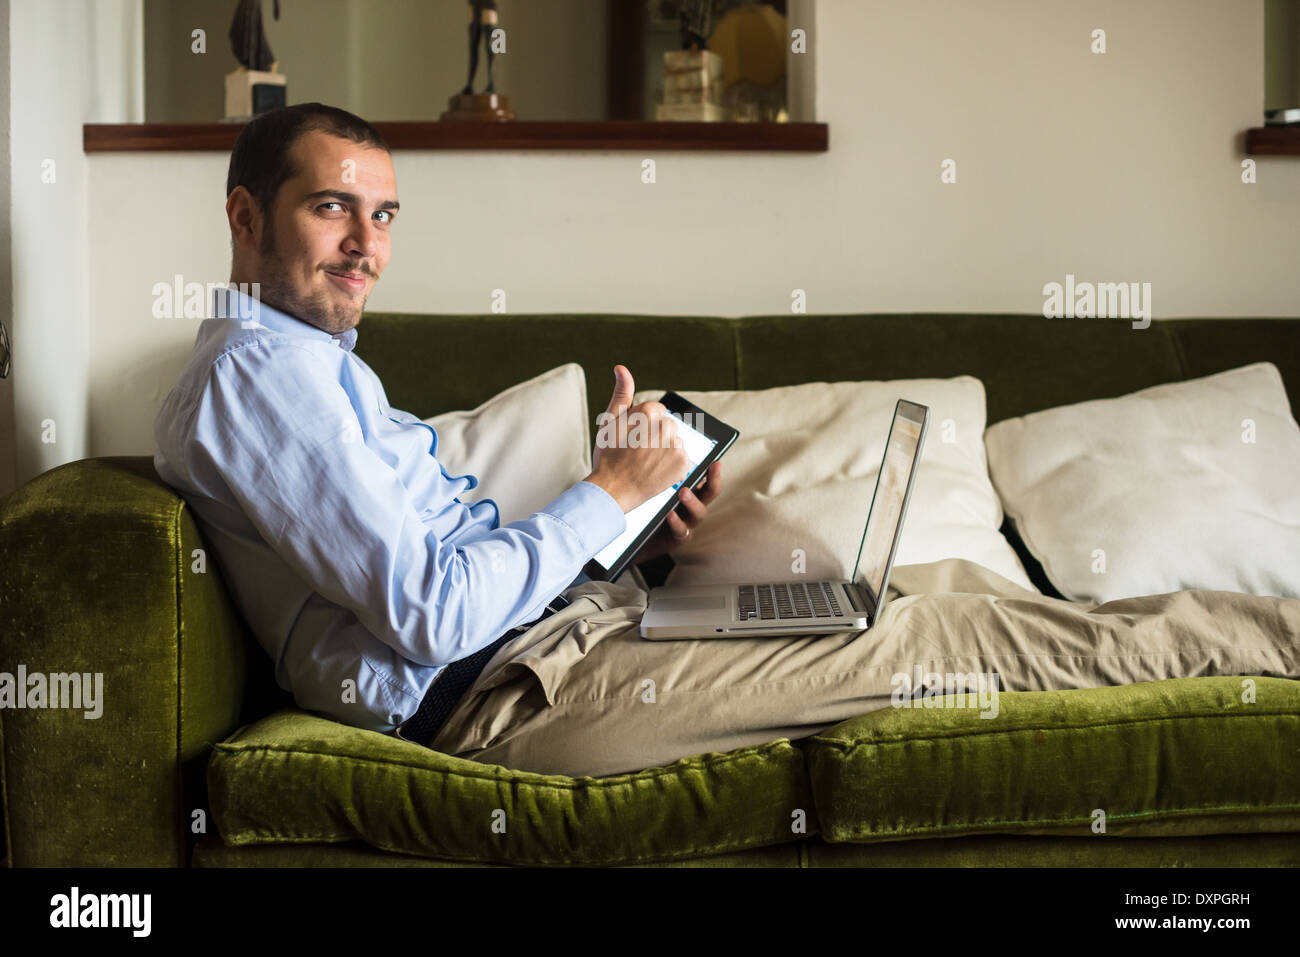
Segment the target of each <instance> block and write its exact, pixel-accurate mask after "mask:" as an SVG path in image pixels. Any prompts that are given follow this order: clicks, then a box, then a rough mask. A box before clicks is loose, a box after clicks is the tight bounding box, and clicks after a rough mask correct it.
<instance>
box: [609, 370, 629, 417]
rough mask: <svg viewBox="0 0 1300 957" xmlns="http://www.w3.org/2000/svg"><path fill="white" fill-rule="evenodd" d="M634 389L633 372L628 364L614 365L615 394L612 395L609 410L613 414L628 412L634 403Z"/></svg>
mask: <svg viewBox="0 0 1300 957" xmlns="http://www.w3.org/2000/svg"><path fill="white" fill-rule="evenodd" d="M634 390H635V384H634V383H633V382H632V373H631V372H629V371H628V368H627V366H622V365H618V366H614V394H613V395H612V396H611V397H610V400H609V409H608V411H609V412H610V413H611V414H612V415H618V414H620V413H622V412H626V411H627V410H628V409H629V408H630V407H631V405H632V393H633V392H634Z"/></svg>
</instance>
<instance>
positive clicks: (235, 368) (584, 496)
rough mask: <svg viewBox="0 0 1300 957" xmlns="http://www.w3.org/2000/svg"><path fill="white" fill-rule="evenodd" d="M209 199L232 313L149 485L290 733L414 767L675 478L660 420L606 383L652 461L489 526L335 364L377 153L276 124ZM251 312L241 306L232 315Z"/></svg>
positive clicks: (379, 149)
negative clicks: (188, 532) (208, 572)
mask: <svg viewBox="0 0 1300 957" xmlns="http://www.w3.org/2000/svg"><path fill="white" fill-rule="evenodd" d="M226 193H227V199H226V216H227V219H228V220H229V223H230V233H231V249H232V265H231V274H230V282H231V286H232V287H238V289H236V288H231V289H227V290H219V291H218V297H217V299H218V301H217V303H216V306H217V314H216V316H214V317H212V318H209V319H206V320H205V321H204V322H203V324H202V325H201V326H200V329H199V333H198V337H197V340H196V342H195V348H194V354H193V356H192V358H191V360H190V362H189V365H188V366H187V367H186V369H185V371H184V373H183V374H182V376H181V379H180V382H179V383H178V384H177V386H176V387H175V389H173V390H172V392H171V393H170V394H169V395H168V396H167V398H166V399H165V401H164V402H163V406H162V409H161V410H160V412H159V414H158V418H157V422H156V423H155V429H154V431H155V438H156V440H157V444H158V451H157V453H156V455H155V457H154V463H155V466H156V468H157V470H158V473H159V475H160V476H162V478H163V480H164V481H166V482H167V483H168V484H170V485H171V486H173V487H174V488H176V489H177V490H178V491H179V492H180V493H181V495H183V496H184V497H185V499H186V500H187V502H188V503H189V505H190V507H191V508H192V509H193V510H194V513H195V515H196V518H197V519H198V521H199V522H200V524H201V525H202V528H203V531H204V533H205V537H206V539H207V541H208V542H209V544H210V545H211V546H212V547H213V548H214V549H215V550H216V552H217V553H218V556H219V559H220V565H221V568H222V571H223V572H224V573H225V577H226V580H227V582H228V584H229V586H230V588H231V591H232V593H233V595H234V598H235V600H236V602H237V604H238V605H239V606H240V607H241V609H242V610H243V612H244V614H245V617H246V618H247V620H248V622H249V624H250V625H251V627H252V630H253V632H254V634H256V636H257V638H258V640H259V641H260V642H261V643H262V645H263V647H265V649H266V650H267V652H268V653H269V654H270V656H271V658H272V660H273V661H274V662H275V672H276V679H277V681H278V682H279V684H280V686H281V687H283V688H285V689H287V690H290V691H292V692H293V695H294V698H295V700H296V701H297V703H298V704H299V705H300V706H301V707H303V708H305V709H308V710H312V711H317V712H320V713H322V714H325V715H327V716H330V717H332V718H335V719H337V720H339V721H342V722H344V723H347V724H351V725H355V726H357V727H362V728H367V729H370V730H375V731H381V732H385V733H388V732H393V731H395V730H399V728H400V732H401V734H402V736H403V737H408V738H409V739H410V740H415V741H418V742H419V743H422V744H427V743H428V742H429V741H430V740H431V739H432V736H433V734H435V733H436V732H437V730H438V727H439V725H440V723H441V721H442V720H444V719H445V717H446V715H447V713H449V711H450V708H451V707H452V706H454V705H455V703H456V701H457V700H458V698H459V696H460V695H461V694H462V693H463V692H464V691H465V690H466V689H467V688H468V686H469V685H470V684H472V683H473V681H474V680H475V679H476V678H477V676H478V675H479V673H480V672H481V670H482V667H483V665H484V664H485V663H486V661H487V659H488V658H490V657H492V655H493V653H495V651H496V649H497V648H498V647H499V646H500V645H501V644H502V643H504V642H505V641H507V640H509V638H511V637H513V634H512V632H511V629H514V628H516V626H519V625H521V624H522V623H527V622H531V621H533V620H534V619H537V618H538V617H539V615H540V614H541V613H542V612H543V610H544V609H546V610H548V611H549V610H554V606H552V607H551V608H548V606H547V603H548V602H551V601H552V599H555V598H556V596H557V595H559V594H560V593H561V592H562V591H564V590H565V589H566V587H567V586H569V585H571V584H577V583H579V582H581V581H583V580H585V576H582V574H581V571H582V568H583V566H584V565H585V564H586V563H587V561H588V560H589V559H591V558H592V557H593V556H594V555H595V554H596V553H597V552H598V551H600V550H601V549H602V548H603V547H604V546H605V545H607V544H608V543H609V542H611V541H612V540H613V539H615V538H616V537H617V536H618V535H620V534H621V533H622V532H623V530H624V529H625V528H626V521H625V518H624V515H625V513H626V512H628V511H630V510H631V509H633V508H635V507H636V506H638V505H640V504H641V503H642V502H644V501H646V500H647V499H649V498H650V497H652V496H653V495H655V494H657V493H658V492H660V491H662V490H663V489H665V488H667V487H668V486H670V485H671V484H673V482H675V481H677V480H679V479H680V478H681V477H682V475H683V474H684V473H685V471H686V468H687V465H688V462H687V459H686V456H685V452H684V451H683V450H682V448H681V444H680V441H679V440H678V439H677V438H676V432H675V429H674V427H673V424H672V423H673V419H672V418H671V416H668V415H667V414H666V410H665V409H664V407H663V406H662V405H660V404H659V403H643V404H641V405H638V406H635V407H633V406H632V405H631V400H632V393H633V388H634V386H633V380H632V376H631V373H630V372H629V371H628V370H627V369H626V368H625V367H623V366H617V367H616V368H615V388H614V394H613V397H612V398H611V400H610V405H609V411H610V412H612V413H614V414H616V415H625V414H628V413H640V414H642V415H645V416H646V417H647V418H648V420H649V422H650V428H651V434H652V435H654V436H656V437H657V439H658V441H657V442H653V443H651V447H647V448H597V449H596V451H595V457H594V463H593V466H594V467H593V471H592V473H591V474H590V475H588V476H587V477H586V479H584V480H583V481H582V482H579V483H578V484H576V485H575V486H573V487H572V488H570V489H568V490H567V491H565V492H564V493H563V494H561V495H560V496H559V497H558V498H556V499H555V500H554V501H553V502H551V503H550V504H549V505H547V506H546V507H545V508H544V509H542V510H541V511H540V512H538V513H537V514H535V515H533V516H531V517H530V518H529V519H527V520H525V521H520V522H515V523H512V524H511V525H509V526H505V527H502V526H500V523H499V519H498V515H497V511H496V506H495V504H494V503H492V502H491V501H482V502H479V503H476V504H473V505H466V504H463V503H461V502H460V501H459V499H458V495H459V494H460V493H462V492H464V491H465V490H466V489H467V488H473V487H475V486H474V484H473V483H474V480H473V479H472V478H466V477H461V478H453V477H451V476H449V475H448V474H447V473H446V471H444V470H443V469H442V467H441V466H440V465H439V464H438V462H437V461H436V459H435V458H434V456H433V455H432V454H431V451H430V450H431V448H432V447H433V441H434V435H433V431H432V429H430V428H429V427H428V426H425V425H424V424H422V423H421V422H420V421H419V420H418V419H416V417H415V416H413V415H411V414H410V413H407V412H402V411H399V410H396V409H393V408H391V407H390V406H389V405H388V401H387V398H386V396H385V394H384V389H383V386H382V385H381V384H380V382H379V380H378V378H377V377H376V376H375V374H374V372H373V371H371V369H370V368H369V367H368V366H367V365H366V364H365V363H364V362H362V361H361V360H360V359H359V358H357V357H356V355H355V354H354V353H353V351H352V348H353V346H354V344H355V342H356V339H357V329H356V327H357V325H358V323H359V322H360V321H361V317H362V311H363V309H364V307H365V303H366V299H367V297H368V296H369V294H370V291H371V289H372V288H373V287H374V284H375V283H376V282H377V281H378V279H379V277H380V276H381V275H382V274H383V271H384V269H385V268H386V267H387V265H388V260H389V255H390V252H391V242H392V232H391V231H392V224H393V222H394V220H395V218H396V216H397V213H398V209H399V203H398V201H397V186H396V178H395V175H394V172H393V164H392V160H391V157H390V156H389V152H388V147H387V145H386V144H385V143H384V141H383V139H382V137H380V135H379V134H378V133H377V132H376V131H375V130H374V128H373V127H371V126H370V125H369V124H368V123H366V122H365V121H364V120H361V119H360V118H358V117H356V116H353V115H352V114H350V113H347V112H344V111H343V110H338V109H334V108H332V107H327V106H322V105H321V104H319V103H309V104H303V105H298V106H292V107H288V108H285V109H280V110H275V111H273V112H271V113H267V114H264V115H262V116H260V117H258V118H257V119H255V120H254V121H253V122H251V123H249V124H248V126H246V127H245V128H244V130H243V131H242V132H241V134H240V136H239V140H238V141H237V143H236V144H235V148H234V151H233V152H232V154H231V158H230V169H229V174H228V177H227V180H226ZM253 284H257V287H254V285H253ZM251 288H259V290H260V301H258V297H256V296H254V297H251V298H250V297H249V296H247V295H245V294H244V293H243V292H241V291H239V290H242V289H251ZM491 482H492V477H491V476H490V475H489V476H485V477H484V484H485V486H486V487H487V488H488V489H489V490H490V488H491ZM719 488H720V485H719V473H718V470H717V468H716V466H715V467H714V468H713V469H712V470H711V471H710V473H709V475H708V477H707V480H706V484H705V486H703V488H702V491H701V493H700V495H699V496H698V497H697V496H696V495H694V494H693V493H692V492H691V491H690V490H688V489H686V488H683V489H682V490H681V492H680V500H681V509H682V510H683V512H684V517H683V516H679V515H677V514H671V515H670V516H669V519H668V522H667V524H666V525H665V527H664V528H663V529H662V530H661V532H660V534H659V535H658V536H657V539H656V540H655V541H653V542H652V543H651V544H650V545H648V546H647V549H646V551H644V552H643V553H642V555H641V556H639V559H638V560H644V559H645V558H648V557H651V556H653V555H655V554H662V553H663V552H664V551H666V550H667V549H668V548H670V547H671V545H672V543H673V542H674V541H684V540H685V539H686V538H687V537H689V535H690V533H691V529H692V528H694V527H695V526H697V525H698V524H699V522H700V521H701V520H702V519H703V518H704V515H705V512H706V510H707V505H708V503H709V502H710V501H712V500H713V498H714V497H716V495H717V494H718V491H719ZM562 603H563V602H562V600H561V602H560V604H562ZM453 663H454V664H453ZM431 689H432V690H431ZM413 718H414V719H415V720H414V721H412V720H411V719H413Z"/></svg>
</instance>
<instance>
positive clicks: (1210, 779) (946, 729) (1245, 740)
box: [804, 677, 1300, 843]
mask: <svg viewBox="0 0 1300 957" xmlns="http://www.w3.org/2000/svg"><path fill="white" fill-rule="evenodd" d="M1252 695H1253V700H1250V699H1251V698H1252ZM961 698H962V696H948V697H939V698H935V699H931V700H935V701H938V702H942V703H944V704H945V705H946V706H945V707H935V708H930V709H923V708H915V709H911V708H892V707H891V708H884V709H882V710H880V711H875V712H872V713H871V714H868V715H864V716H862V717H858V718H853V719H851V720H849V721H845V722H842V723H840V724H838V725H835V726H834V727H832V728H828V729H826V730H825V731H823V732H821V733H819V734H817V735H814V736H813V737H812V738H810V739H808V740H807V741H806V742H804V744H805V748H806V751H807V755H808V767H809V773H810V775H811V777H812V785H813V795H814V798H815V800H816V802H817V811H818V817H819V820H820V826H821V836H822V839H823V840H825V841H829V842H862V843H867V842H875V841H892V840H900V839H902V838H908V837H959V836H962V835H968V834H993V833H999V834H1051V835H1063V836H1078V837H1082V838H1090V837H1100V836H1103V834H1104V835H1105V836H1121V837H1163V836H1172V835H1195V834H1241V833H1256V832H1260V833H1268V832H1295V831H1300V760H1297V751H1296V747H1297V743H1300V681H1293V680H1289V679H1285V678H1263V677H1257V678H1243V677H1209V678H1179V679H1174V680H1169V681H1148V682H1141V683H1138V684H1132V685H1124V686H1120V687H1104V688H1088V689H1083V690H1072V691H1033V692H1012V693H1004V694H1001V695H1000V700H999V702H998V708H997V716H996V717H995V718H992V719H983V718H981V717H980V714H981V712H980V711H979V710H977V709H975V708H974V707H966V708H960V707H952V706H951V705H952V703H953V702H954V701H955V700H958V699H961ZM964 700H966V701H967V703H968V704H969V702H970V698H969V697H966V698H965V699H964ZM919 703H920V702H917V704H919ZM1103 814H1104V818H1103V817H1102V815H1103ZM1102 824H1104V828H1105V830H1104V832H1103V831H1101V830H1100V829H1099V828H1100V826H1101V825H1102Z"/></svg>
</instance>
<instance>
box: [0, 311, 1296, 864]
mask: <svg viewBox="0 0 1300 957" xmlns="http://www.w3.org/2000/svg"><path fill="white" fill-rule="evenodd" d="M357 352H358V354H359V355H361V356H362V357H363V358H364V359H365V360H366V361H367V362H369V363H370V364H371V365H372V366H373V367H374V368H375V370H376V371H377V372H378V373H379V375H380V377H381V379H382V380H383V381H384V383H385V385H386V387H387V391H388V395H389V398H390V400H391V401H392V403H393V404H394V405H395V406H396V407H398V408H404V409H407V410H409V411H411V412H414V413H416V414H417V415H419V416H422V417H423V416H429V415H432V414H435V413H438V412H442V411H446V410H449V409H456V408H469V407H473V406H474V405H476V404H478V403H479V402H481V401H482V400H484V399H486V398H487V397H489V396H491V395H493V394H495V393H497V392H499V391H501V390H502V389H504V388H506V387H507V386H509V385H511V384H513V383H516V382H519V381H521V380H523V379H526V378H528V377H531V376H533V375H536V374H537V373H540V372H542V371H544V370H546V369H549V368H552V367H554V366H556V365H559V364H561V363H563V362H567V361H578V362H580V363H581V364H582V365H583V366H584V367H585V368H586V370H587V375H588V379H589V382H591V383H593V385H592V387H591V389H590V393H591V394H590V396H589V398H590V401H591V405H592V413H593V415H594V414H595V413H596V412H597V411H599V410H600V408H602V407H603V405H604V403H605V401H606V399H607V396H606V394H605V393H606V390H605V388H604V383H605V382H606V380H608V379H609V377H610V376H609V369H610V367H611V366H612V365H613V363H615V362H624V363H627V364H628V365H629V366H630V367H631V368H632V370H633V371H634V373H635V374H636V377H637V381H638V383H640V384H643V385H654V384H658V385H664V386H671V387H677V388H689V389H711V388H719V389H723V388H725V389H734V388H748V389H757V388H765V387H770V386H777V385H787V384H791V383H797V382H805V381H813V380H830V381H834V380H860V379H891V378H910V377H922V376H925V377H932V376H933V377H946V376H954V375H958V374H962V373H969V374H972V375H975V376H978V377H979V378H980V379H982V380H983V381H984V383H985V386H986V389H987V394H988V412H989V422H990V423H992V422H996V421H998V420H1000V419H1002V418H1005V417H1008V416H1012V415H1018V414H1023V413H1026V412H1030V411H1034V410H1037V409H1043V408H1047V407H1050V406H1055V405H1059V404H1063V403H1069V402H1075V401H1080V400H1084V399H1091V398H1098V397H1105V396H1114V395H1120V394H1123V393H1126V392H1130V391H1133V390H1135V389H1139V388H1142V387H1145V386H1149V385H1153V384H1155V383H1160V382H1168V381H1174V380H1179V379H1185V378H1192V377H1196V376H1200V375H1207V374H1209V373H1212V372H1216V371H1220V370H1223V369H1228V368H1232V367H1236V366H1241V365H1245V364H1247V363H1250V362H1255V361H1259V360H1270V361H1272V362H1274V363H1275V364H1277V366H1278V367H1279V368H1280V369H1281V371H1282V375H1283V378H1284V380H1285V382H1286V383H1287V385H1288V388H1289V390H1290V393H1289V394H1290V397H1291V402H1292V407H1293V410H1294V409H1295V408H1296V406H1297V403H1300V319H1285V320H1283V319H1273V320H1269V319H1261V320H1243V319H1236V320H1218V319H1187V320H1177V321H1164V322H1155V323H1153V324H1152V325H1151V326H1150V328H1148V329H1141V330H1139V329H1133V328H1131V326H1130V324H1129V323H1127V322H1119V321H1109V320H1053V319H1044V318H1041V317H1037V316H1020V315H840V316H759V317H749V318H745V319H724V318H711V317H699V318H691V317H654V316H625V315H610V316H597V315H577V316H560V315H554V316H550V315H548V316H418V315H385V314H371V315H368V316H367V317H366V318H365V319H364V321H363V323H362V325H361V327H360V338H359V341H358V345H357ZM1013 544H1016V545H1017V546H1018V543H1016V542H1014V541H1013ZM202 547H203V538H202V536H201V534H200V532H199V529H198V528H197V526H196V525H195V522H194V519H193V515H192V513H191V512H190V510H189V509H188V508H187V507H186V505H185V503H184V502H183V501H182V500H181V499H180V498H179V497H177V496H176V495H175V494H174V493H173V492H172V491H171V490H170V489H168V488H167V487H166V486H164V485H162V484H161V483H160V482H159V480H158V478H157V476H156V475H155V474H154V472H153V469H152V465H151V461H150V459H149V458H148V457H144V456H140V457H123V458H101V459H89V460H84V461H80V462H75V463H72V464H70V465H66V466H63V467H60V468H57V469H53V470H51V471H50V472H47V473H45V474H44V475H41V476H39V477H38V478H36V479H34V480H33V481H31V482H29V483H28V484H26V485H25V486H23V487H22V488H20V489H18V490H17V491H16V492H14V493H13V494H12V495H10V496H9V497H8V498H6V499H4V500H3V501H0V672H4V671H7V672H10V673H13V672H15V671H16V669H17V667H18V666H19V665H23V666H25V667H26V669H27V670H28V671H29V672H72V671H78V672H91V673H93V672H102V673H103V674H104V699H105V703H104V708H103V714H102V717H100V718H97V719H87V718H85V717H83V715H82V713H81V712H78V711H72V710H67V709H59V710H56V709H39V708H28V709H21V710H20V709H16V708H14V709H6V710H0V735H2V736H3V737H2V742H0V759H2V762H3V763H2V764H0V771H2V772H3V776H2V784H3V791H2V794H3V807H4V824H5V827H4V840H5V843H6V851H7V858H8V861H9V863H11V864H12V865H14V866H31V865H90V866H97V865H137V866H140V865H142V866H166V867H185V866H248V865H258V866H281V865H287V866H295V865H330V866H371V865H385V866H388V865H396V866H430V867H444V866H463V865H544V866H548V865H549V866H560V865H608V866H620V865H649V864H654V865H678V866H683V865H706V866H790V867H800V866H841V865H850V866H878V867H886V866H914V865H977V866H978V865H1071V866H1072V865H1134V866H1139V865H1140V866H1151V865H1160V866H1204V865H1209V866H1260V865H1273V866H1282V865H1293V866H1294V865H1296V864H1300V760H1297V757H1296V756H1297V753H1298V752H1297V748H1298V747H1300V681H1290V680H1286V679H1278V678H1261V679H1259V681H1260V689H1261V690H1260V700H1261V701H1263V700H1266V701H1267V702H1268V705H1267V707H1261V706H1256V707H1254V708H1251V709H1249V710H1246V709H1243V708H1241V707H1239V706H1237V695H1238V693H1239V688H1240V679H1235V678H1186V679H1179V680H1174V681H1160V682H1148V683H1143V684H1136V685H1130V686H1125V687H1116V688H1097V689H1089V690H1080V691H1066V692H1036V693H1017V694H1015V695H1005V696H1004V699H1003V700H1004V705H1003V709H1004V712H1006V713H1007V714H1008V715H1009V717H1008V720H1006V721H999V722H997V728H996V729H989V728H981V727H978V726H979V724H980V722H978V721H975V722H973V723H972V722H970V721H969V720H968V718H969V714H970V712H963V711H960V710H955V709H952V710H950V709H936V710H906V711H904V710H894V709H886V710H885V711H882V712H874V713H871V714H867V715H863V716H860V717H858V718H854V719H852V720H850V721H846V722H843V723H842V724H839V725H837V726H835V727H832V728H828V729H825V730H824V731H822V732H821V733H819V734H816V735H813V736H811V737H809V738H807V739H804V740H799V741H787V740H779V741H773V742H770V743H768V744H766V745H762V746H759V747H753V748H745V749H741V750H739V751H735V752H732V753H729V754H705V755H694V756H689V757H684V758H683V760H681V761H679V762H676V763H675V764H672V765H669V766H667V767H663V768H651V769H647V770H645V771H642V772H639V773H636V774H627V775H618V776H613V777H607V778H568V777H562V776H548V775H538V774H530V773H520V772H516V771H512V770H509V769H506V768H502V767H496V766H492V765H484V764H478V763H475V762H472V761H466V760H462V759H457V758H453V757H450V756H447V755H442V754H438V753H436V752H433V751H429V750H427V749H423V748H420V747H417V746H415V745H410V744H408V743H406V742H402V741H399V740H397V739H395V738H392V737H387V736H384V735H379V734H373V733H370V732H365V731H359V730H356V729H353V728H349V727H345V726H343V725H339V724H336V723H333V722H330V721H326V720H323V719H321V718H319V717H316V716H313V715H310V714H307V713H305V712H302V711H299V710H298V709H296V708H294V707H293V702H292V700H291V699H290V698H289V697H288V696H286V695H285V694H284V693H283V692H282V691H281V690H280V689H279V688H277V687H276V686H275V685H274V683H273V681H272V678H271V665H270V663H269V661H268V660H267V659H266V656H265V654H264V653H263V652H262V651H261V649H260V648H259V647H258V646H257V644H256V643H255V642H254V641H253V640H252V639H251V637H250V635H249V634H248V632H247V628H246V626H245V625H244V623H243V622H242V620H241V618H240V615H239V613H238V611H237V610H236V609H235V608H234V607H233V605H232V604H231V602H230V599H229V597H228V595H227V592H226V590H225V588H224V586H223V584H222V578H221V573H220V569H219V568H217V567H214V565H213V563H211V562H209V563H208V566H207V568H206V570H205V571H202V572H196V571H195V566H194V563H193V559H192V557H191V556H192V555H193V552H194V550H195V549H198V548H202ZM1027 565H1028V566H1029V568H1030V571H1031V574H1034V575H1037V576H1040V579H1039V581H1040V585H1041V584H1043V582H1042V580H1041V570H1040V569H1038V568H1036V567H1035V566H1034V564H1033V563H1032V561H1030V562H1027ZM1010 698H1014V699H1015V700H1014V702H1012V701H1009V700H1007V699H1010ZM1013 704H1014V707H1012V705H1013ZM1095 808H1104V809H1106V813H1107V822H1108V824H1107V827H1106V829H1105V833H1104V834H1101V833H1095V832H1094V829H1093V827H1092V812H1093V809H1095ZM501 812H504V815H503V814H502V813H501ZM500 821H507V822H508V826H506V827H505V828H504V829H502V828H500V827H497V826H494V825H495V824H496V823H497V822H500Z"/></svg>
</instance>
